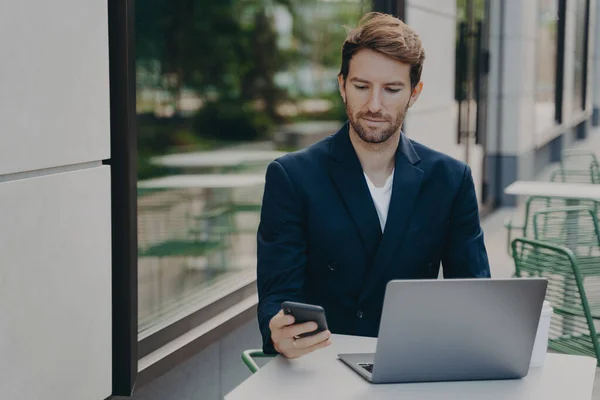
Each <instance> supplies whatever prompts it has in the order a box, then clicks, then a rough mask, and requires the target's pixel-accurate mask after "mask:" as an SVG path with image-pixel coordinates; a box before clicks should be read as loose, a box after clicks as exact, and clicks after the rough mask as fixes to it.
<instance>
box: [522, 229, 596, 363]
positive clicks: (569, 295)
mask: <svg viewBox="0 0 600 400" xmlns="http://www.w3.org/2000/svg"><path fill="white" fill-rule="evenodd" d="M511 247H512V253H513V260H514V262H515V269H516V271H517V273H516V275H517V277H544V278H546V279H547V280H548V290H547V292H546V299H547V300H548V301H549V302H550V304H551V305H552V308H553V312H554V314H553V317H552V322H551V324H550V331H549V339H548V347H549V348H551V349H553V350H556V351H559V352H562V353H567V354H576V355H585V356H592V357H596V360H600V344H599V343H598V334H597V332H596V328H595V326H594V320H598V319H600V302H599V301H594V302H591V301H590V299H589V298H588V296H587V291H586V289H585V287H584V282H583V281H584V276H583V274H582V273H581V269H580V266H579V263H578V262H577V257H576V256H575V254H574V253H573V252H572V251H571V250H569V249H568V248H566V247H563V246H557V245H554V244H551V243H547V242H542V241H538V240H534V239H526V238H517V239H515V240H514V241H513V242H512V246H511ZM599 365H600V362H599Z"/></svg>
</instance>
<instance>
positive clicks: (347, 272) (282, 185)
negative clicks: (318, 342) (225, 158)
mask: <svg viewBox="0 0 600 400" xmlns="http://www.w3.org/2000/svg"><path fill="white" fill-rule="evenodd" d="M348 126H349V125H348V122H346V124H345V125H344V126H343V127H342V128H341V129H340V130H339V131H338V132H337V133H336V134H334V135H332V136H330V137H328V138H326V139H324V140H322V141H320V142H318V143H316V144H314V145H312V146H310V147H308V148H305V149H303V150H300V151H298V152H294V153H290V154H286V155H285V156H283V157H281V158H279V159H277V160H275V161H273V162H272V163H271V164H269V166H268V168H267V172H266V183H265V189H264V196H263V205H262V210H261V217H260V224H259V228H258V234H257V240H258V249H257V251H258V265H257V268H258V271H257V285H258V295H259V304H258V321H259V325H260V330H261V333H262V337H263V349H264V351H265V352H267V353H274V352H275V349H274V348H273V343H272V342H271V339H270V336H271V332H270V330H269V321H270V320H271V318H272V317H273V316H274V315H275V314H277V313H278V312H279V311H280V309H281V303H282V302H283V301H285V300H291V301H299V302H305V303H310V304H317V305H320V306H322V307H323V308H324V309H325V313H326V315H327V322H328V325H329V328H330V330H331V332H332V333H339V334H347V335H360V336H371V337H376V336H377V334H378V331H379V323H380V319H381V310H382V307H383V298H384V292H385V287H386V284H387V283H388V282H389V281H390V280H392V279H437V277H438V273H439V268H440V262H441V264H442V265H443V274H444V277H445V278H471V277H482V278H483V277H489V276H490V269H489V263H488V257H487V253H486V250H485V245H484V242H483V232H482V230H481V226H480V223H479V211H478V205H477V198H476V195H475V188H474V185H473V178H472V176H471V170H470V168H469V167H468V165H466V164H465V163H463V162H460V161H457V160H455V159H453V158H450V157H449V156H446V155H444V154H442V153H439V152H437V151H434V150H432V149H430V148H428V147H425V146H423V145H421V144H418V143H416V142H414V141H412V140H410V139H408V138H406V137H405V136H404V134H402V135H401V139H400V143H399V146H398V150H397V154H396V164H395V165H396V166H395V173H394V182H393V188H392V196H391V200H390V206H389V211H388V216H387V221H386V225H385V229H384V233H383V234H382V232H381V226H380V223H379V218H378V216H377V211H376V209H375V205H374V203H373V200H372V197H371V193H370V191H369V188H368V186H367V183H366V180H365V176H364V174H363V170H362V167H361V165H360V162H359V160H358V157H357V155H356V152H355V151H354V147H353V146H352V143H351V142H350V137H349V130H348Z"/></svg>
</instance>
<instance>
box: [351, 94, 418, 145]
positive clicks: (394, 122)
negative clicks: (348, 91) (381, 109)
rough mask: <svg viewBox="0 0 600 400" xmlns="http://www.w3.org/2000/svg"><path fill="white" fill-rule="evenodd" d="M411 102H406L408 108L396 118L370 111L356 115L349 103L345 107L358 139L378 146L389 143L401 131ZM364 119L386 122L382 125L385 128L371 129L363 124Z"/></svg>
mask: <svg viewBox="0 0 600 400" xmlns="http://www.w3.org/2000/svg"><path fill="white" fill-rule="evenodd" d="M409 102H410V100H409V101H407V102H406V107H404V110H402V111H400V112H399V113H398V114H397V115H396V118H393V117H392V116H391V115H384V114H382V113H370V112H368V111H367V112H359V113H357V114H354V111H353V110H352V108H351V107H350V106H349V105H348V102H347V101H345V102H344V105H345V107H346V115H347V116H348V119H349V120H350V124H351V125H352V128H354V131H355V132H356V133H357V135H358V137H360V138H361V139H362V140H363V141H364V142H366V143H373V144H377V143H383V142H385V141H387V140H388V139H389V138H391V137H392V136H393V135H394V134H395V133H396V132H398V131H399V130H400V127H401V126H402V123H403V122H404V117H406V112H407V111H408V104H409ZM363 118H368V119H374V120H385V122H384V123H383V124H382V125H383V126H381V127H379V128H371V127H369V126H364V125H363V124H361V120H362V119H363ZM386 125H387V126H386Z"/></svg>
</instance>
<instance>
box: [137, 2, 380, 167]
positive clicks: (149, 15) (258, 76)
mask: <svg viewBox="0 0 600 400" xmlns="http://www.w3.org/2000/svg"><path fill="white" fill-rule="evenodd" d="M370 9H371V1H370V0H341V1H335V2H331V1H324V0H219V1H215V0H146V1H145V2H144V4H143V5H141V6H140V7H137V8H136V15H135V18H136V35H137V36H136V64H137V76H138V79H137V82H138V90H143V91H144V93H143V96H139V98H138V105H139V107H140V110H144V112H148V113H149V114H143V115H141V116H140V120H139V121H138V122H139V124H138V127H139V129H138V131H139V139H138V150H139V159H140V165H139V170H140V177H142V176H150V175H152V174H157V173H159V172H158V171H156V170H153V167H152V166H150V165H149V163H148V162H147V159H148V157H150V156H151V155H156V154H162V153H166V152H169V151H175V150H177V151H187V150H189V149H201V148H214V147H218V146H222V145H223V144H224V143H227V142H229V143H230V142H231V141H248V140H257V139H268V138H269V137H270V135H271V134H272V133H273V132H274V131H275V128H276V127H277V126H278V125H279V124H283V123H290V122H295V121H304V120H331V119H334V120H338V119H339V120H344V119H345V110H344V105H343V103H342V101H341V99H340V96H339V94H338V92H337V90H335V91H334V92H333V93H327V91H330V90H331V85H329V86H327V89H326V90H323V88H322V87H320V85H323V84H324V83H323V82H325V81H326V80H327V79H328V78H329V77H330V76H329V75H332V76H331V78H332V79H335V78H336V76H335V74H336V73H337V71H336V70H337V69H338V68H339V64H340V61H341V55H340V50H341V45H342V43H343V41H344V38H345V36H346V30H345V29H344V25H350V26H352V25H354V24H356V22H357V21H358V19H359V18H360V16H361V15H362V14H363V13H364V12H367V11H369V10H370ZM277 18H280V19H279V20H278V19H277ZM281 18H283V19H284V20H285V21H283V22H282V20H281ZM282 24H283V25H282ZM281 29H283V31H285V32H287V33H286V34H285V35H284V36H285V37H282V36H281V35H280V33H278V32H280V31H281ZM302 68H304V71H303V72H302V73H304V72H306V71H310V74H312V77H313V78H312V79H314V83H313V86H312V89H310V90H311V91H312V92H310V93H304V92H303V90H304V89H302V87H304V86H302V85H300V84H299V82H297V81H296V80H299V79H303V78H301V77H300V75H301V73H300V72H299V71H300V70H301V69H302ZM332 71H334V72H332ZM282 72H286V73H289V74H288V75H287V77H286V79H285V82H286V83H285V84H281V83H280V84H277V83H276V81H277V82H280V81H278V80H277V79H276V78H277V76H278V74H281V73H282ZM330 82H331V81H330ZM290 87H293V90H290ZM190 92H191V93H193V96H192V100H193V102H196V100H195V99H198V101H197V102H198V103H199V104H198V105H197V106H196V107H195V108H192V109H191V110H193V111H187V113H186V112H184V111H182V108H181V107H180V105H181V104H183V103H185V101H189V99H190V98H189V96H187V97H185V96H183V95H184V93H188V94H189V93H190ZM140 93H141V92H140ZM299 97H303V98H306V99H309V100H313V99H317V100H318V99H325V100H328V101H330V103H331V104H332V105H333V107H332V108H331V109H329V110H324V111H319V112H317V111H306V110H303V109H299V113H298V114H291V115H290V114H285V115H280V112H281V111H279V110H280V107H278V106H280V105H281V104H284V103H286V104H287V103H295V102H297V101H299ZM153 104H154V105H153ZM158 106H159V107H158ZM157 107H158V109H157ZM157 110H158V111H157ZM188 110H190V109H189V108H188ZM195 110H197V111H195ZM152 112H156V113H157V114H160V115H163V116H164V117H163V118H158V117H156V116H152V115H151V114H152ZM190 112H191V113H192V115H190Z"/></svg>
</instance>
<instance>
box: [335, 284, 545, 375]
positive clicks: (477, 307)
mask: <svg viewBox="0 0 600 400" xmlns="http://www.w3.org/2000/svg"><path fill="white" fill-rule="evenodd" d="M547 284H548V283H547V280H546V279H542V278H540V279H538V278H515V279H446V280H406V281H404V280H402V281H400V280H394V281H390V282H389V283H388V284H387V287H386V292H385V298H384V303H383V313H382V318H381V325H380V327H379V336H378V340H377V347H376V351H375V353H374V354H338V358H339V359H340V360H341V361H343V362H344V363H345V364H346V365H348V366H349V367H350V368H352V369H353V370H354V371H355V372H357V373H358V374H359V375H360V376H362V377H363V378H365V379H366V380H367V381H369V382H371V383H409V382H441V381H470V380H500V379H519V378H523V377H524V376H526V375H527V373H528V371H529V364H530V360H531V354H532V351H533V345H534V342H535V337H536V333H537V327H538V323H539V319H540V314H541V311H542V305H543V302H544V297H545V295H546V288H547Z"/></svg>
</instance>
